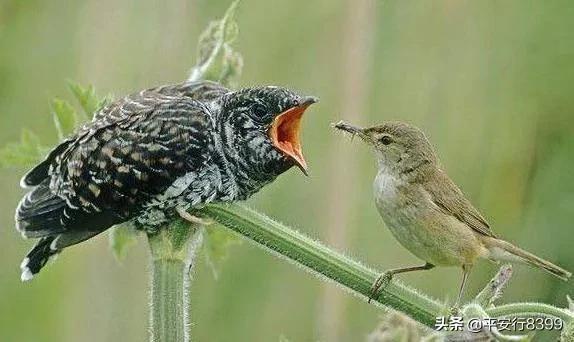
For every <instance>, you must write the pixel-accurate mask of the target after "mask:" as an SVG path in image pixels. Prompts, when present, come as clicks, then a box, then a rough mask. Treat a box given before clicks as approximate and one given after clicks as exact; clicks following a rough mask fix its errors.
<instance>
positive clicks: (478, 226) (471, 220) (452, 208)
mask: <svg viewBox="0 0 574 342" xmlns="http://www.w3.org/2000/svg"><path fill="white" fill-rule="evenodd" d="M424 187H425V189H426V190H427V191H428V193H429V194H430V196H431V199H432V201H433V202H434V203H435V204H436V205H437V206H438V207H439V208H440V210H441V211H442V212H444V213H445V214H448V215H452V216H454V217H456V218H457V219H458V220H459V221H461V222H463V223H464V224H466V225H467V226H469V227H470V228H472V229H474V230H475V231H477V232H478V233H480V234H483V235H486V236H490V237H496V236H495V235H494V233H493V232H492V230H491V229H490V225H489V224H488V222H486V219H485V218H484V217H482V215H481V214H480V212H479V211H478V210H477V209H476V208H475V207H473V205H472V203H470V201H469V200H467V199H466V197H465V196H464V194H463V193H462V191H461V190H460V189H459V188H458V186H456V184H454V182H453V181H452V180H451V179H450V178H449V177H448V175H447V174H446V173H444V172H443V171H442V170H436V172H434V174H433V175H432V176H431V177H430V178H429V179H428V180H427V182H425V183H424Z"/></svg>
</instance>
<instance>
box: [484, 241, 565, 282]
mask: <svg viewBox="0 0 574 342" xmlns="http://www.w3.org/2000/svg"><path fill="white" fill-rule="evenodd" d="M485 242H487V243H486V245H487V246H488V249H489V251H490V254H491V257H492V258H493V259H496V260H504V261H521V262H523V263H526V264H528V265H530V266H534V267H537V268H541V269H543V270H545V271H546V272H548V273H550V274H552V275H554V276H556V277H558V278H560V279H562V280H564V281H568V279H569V278H570V277H571V276H572V273H570V272H569V271H567V270H565V269H563V268H562V267H560V266H557V265H555V264H553V263H551V262H550V261H548V260H544V259H542V258H540V257H538V256H536V255H534V254H532V253H530V252H527V251H525V250H523V249H521V248H518V247H516V246H515V245H513V244H511V243H510V242H507V241H504V240H501V239H494V238H489V239H487V240H485Z"/></svg>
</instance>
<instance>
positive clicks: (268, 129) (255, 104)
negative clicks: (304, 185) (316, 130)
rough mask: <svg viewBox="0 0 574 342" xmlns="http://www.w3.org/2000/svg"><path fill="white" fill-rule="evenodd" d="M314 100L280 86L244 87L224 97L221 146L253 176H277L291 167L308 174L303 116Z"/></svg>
mask: <svg viewBox="0 0 574 342" xmlns="http://www.w3.org/2000/svg"><path fill="white" fill-rule="evenodd" d="M317 101H318V100H317V98H315V97H304V96H300V95H297V94H295V93H294V92H292V91H290V90H288V89H285V88H281V87H272V86H267V87H258V88H246V89H243V90H240V91H237V92H233V93H228V94H226V96H224V98H223V105H222V110H221V115H222V118H221V120H220V130H221V136H222V141H223V144H224V145H225V146H226V147H227V148H228V149H230V150H231V151H233V152H234V153H235V157H236V160H237V161H238V162H240V163H241V164H243V166H244V169H248V171H249V172H251V173H253V174H260V175H262V176H265V177H267V176H268V175H275V176H276V175H279V174H280V173H282V172H284V171H286V170H287V169H289V168H290V167H292V166H295V165H296V166H298V167H299V168H300V169H301V171H302V172H303V173H304V174H307V163H306V161H305V158H304V157H303V152H302V149H301V140H300V131H301V119H302V116H303V114H304V112H305V110H306V109H307V107H309V106H310V105H311V104H313V103H315V102H317Z"/></svg>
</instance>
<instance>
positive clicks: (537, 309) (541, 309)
mask: <svg viewBox="0 0 574 342" xmlns="http://www.w3.org/2000/svg"><path fill="white" fill-rule="evenodd" d="M486 313H488V315H489V316H490V317H556V318H560V319H562V320H563V321H564V323H569V322H572V321H574V312H571V311H568V310H567V309H562V308H557V307H555V306H552V305H548V304H544V303H510V304H504V305H500V306H497V307H494V308H490V309H487V310H486Z"/></svg>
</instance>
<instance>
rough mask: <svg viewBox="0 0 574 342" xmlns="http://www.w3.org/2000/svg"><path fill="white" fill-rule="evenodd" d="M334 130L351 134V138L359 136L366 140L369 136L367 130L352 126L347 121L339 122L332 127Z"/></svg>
mask: <svg viewBox="0 0 574 342" xmlns="http://www.w3.org/2000/svg"><path fill="white" fill-rule="evenodd" d="M332 126H333V127H334V128H336V129H339V130H341V131H343V132H347V133H349V134H351V137H354V136H359V138H361V139H363V140H366V138H367V134H365V129H364V128H361V127H357V126H353V125H350V124H348V123H346V122H345V121H342V120H341V121H339V122H337V123H336V124H333V125H332Z"/></svg>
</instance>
